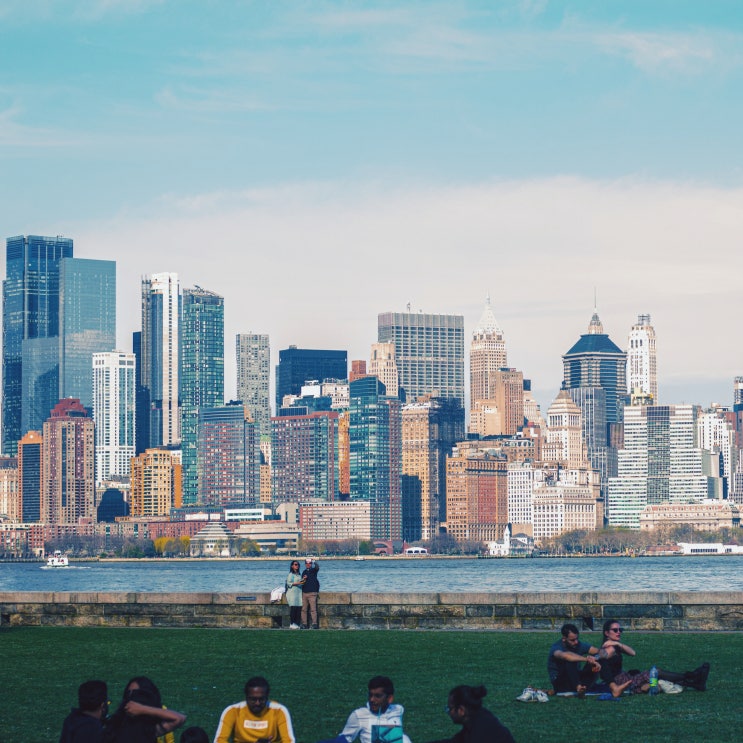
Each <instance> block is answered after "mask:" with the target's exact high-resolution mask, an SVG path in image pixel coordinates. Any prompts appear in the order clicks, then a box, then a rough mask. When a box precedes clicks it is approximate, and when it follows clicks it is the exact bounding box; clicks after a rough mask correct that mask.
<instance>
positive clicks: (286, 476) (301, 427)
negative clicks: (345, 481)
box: [271, 407, 338, 503]
mask: <svg viewBox="0 0 743 743" xmlns="http://www.w3.org/2000/svg"><path fill="white" fill-rule="evenodd" d="M292 410H293V409H292V408H284V410H283V411H282V413H283V414H282V415H280V416H275V417H274V418H272V419H271V496H272V501H273V503H300V502H302V501H306V500H311V499H313V498H320V499H322V500H328V501H330V500H335V499H336V498H337V496H338V413H336V412H335V411H330V410H327V411H318V412H306V409H305V408H302V407H297V408H296V411H297V413H296V415H292V414H291V411H292Z"/></svg>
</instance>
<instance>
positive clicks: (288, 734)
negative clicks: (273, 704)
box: [276, 705, 296, 743]
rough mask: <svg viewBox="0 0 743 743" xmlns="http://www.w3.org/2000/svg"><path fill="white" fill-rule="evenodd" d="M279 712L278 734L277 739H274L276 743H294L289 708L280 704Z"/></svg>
mask: <svg viewBox="0 0 743 743" xmlns="http://www.w3.org/2000/svg"><path fill="white" fill-rule="evenodd" d="M279 712H280V714H279V718H278V728H279V734H278V741H276V743H296V738H295V737H294V728H293V727H292V718H291V715H290V714H289V710H288V709H287V708H286V707H284V706H283V705H282V707H281V709H280V710H279Z"/></svg>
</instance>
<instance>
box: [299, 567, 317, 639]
mask: <svg viewBox="0 0 743 743" xmlns="http://www.w3.org/2000/svg"><path fill="white" fill-rule="evenodd" d="M319 570H320V566H319V565H318V564H317V561H316V560H313V559H312V558H311V557H308V558H307V559H306V560H305V561H304V570H303V571H302V578H304V583H303V584H302V629H309V628H310V627H312V629H318V627H319V624H318V620H317V594H318V593H320V581H319V580H318V578H317V573H318V571H319Z"/></svg>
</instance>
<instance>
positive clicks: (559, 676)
mask: <svg viewBox="0 0 743 743" xmlns="http://www.w3.org/2000/svg"><path fill="white" fill-rule="evenodd" d="M560 634H561V635H562V637H561V638H560V640H559V641H558V642H556V643H554V644H553V645H552V647H550V651H549V655H548V656H547V672H548V673H549V677H550V681H551V682H552V687H553V688H554V690H555V693H556V694H564V693H566V692H577V693H578V694H583V693H584V692H585V691H586V689H587V688H588V687H589V686H591V684H593V682H594V681H595V679H596V674H597V673H598V672H599V671H600V670H601V664H600V663H599V661H597V660H596V658H595V657H594V656H596V655H597V654H598V652H599V648H596V647H594V646H593V645H590V644H589V643H587V642H582V641H581V640H580V639H579V633H578V628H577V627H576V626H575V625H574V624H563V626H562V628H561V629H560ZM580 663H585V665H584V666H583V668H579V667H578V666H579V664H580Z"/></svg>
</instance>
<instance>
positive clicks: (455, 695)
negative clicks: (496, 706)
mask: <svg viewBox="0 0 743 743" xmlns="http://www.w3.org/2000/svg"><path fill="white" fill-rule="evenodd" d="M487 694H488V690H487V689H486V688H485V687H484V686H482V685H480V686H467V685H466V684H462V685H461V686H455V687H454V688H453V689H452V690H451V691H450V692H449V697H450V698H451V703H452V704H453V705H454V706H455V707H464V708H465V709H480V707H482V700H483V697H486V696H487Z"/></svg>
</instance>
